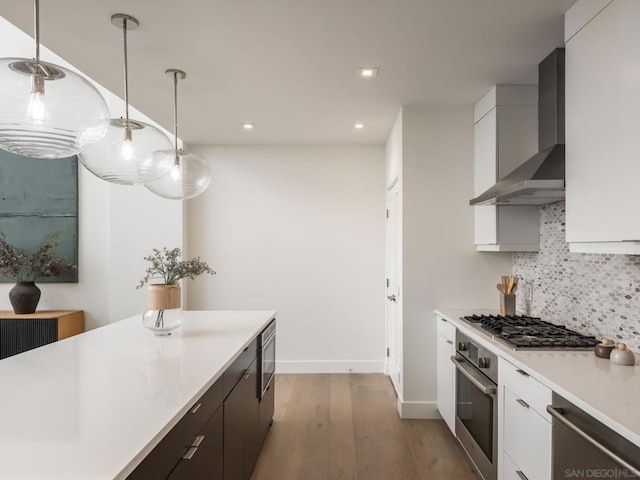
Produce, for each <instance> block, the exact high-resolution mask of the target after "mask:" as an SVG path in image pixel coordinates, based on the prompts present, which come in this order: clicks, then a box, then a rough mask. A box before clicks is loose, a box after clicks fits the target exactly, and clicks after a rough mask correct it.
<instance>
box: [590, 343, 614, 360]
mask: <svg viewBox="0 0 640 480" xmlns="http://www.w3.org/2000/svg"><path fill="white" fill-rule="evenodd" d="M614 348H615V345H614V344H613V342H612V341H611V340H609V339H608V338H603V339H602V343H599V344H598V345H596V346H595V348H594V352H595V354H596V357H599V358H606V359H609V357H611V351H612V350H613V349H614Z"/></svg>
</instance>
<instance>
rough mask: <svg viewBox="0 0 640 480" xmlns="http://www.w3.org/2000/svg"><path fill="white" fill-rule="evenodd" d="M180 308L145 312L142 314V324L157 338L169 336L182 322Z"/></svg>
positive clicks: (182, 313)
mask: <svg viewBox="0 0 640 480" xmlns="http://www.w3.org/2000/svg"><path fill="white" fill-rule="evenodd" d="M183 316H184V311H183V310H182V308H171V309H167V310H147V311H145V312H144V313H143V314H142V324H143V325H144V326H145V327H147V328H148V329H149V330H151V331H152V332H153V333H155V334H156V335H158V336H163V335H171V333H172V332H173V331H174V330H175V329H177V328H179V327H180V326H181V325H182V322H183Z"/></svg>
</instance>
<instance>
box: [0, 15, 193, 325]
mask: <svg viewBox="0 0 640 480" xmlns="http://www.w3.org/2000/svg"><path fill="white" fill-rule="evenodd" d="M41 54H42V59H43V60H45V61H50V62H53V63H57V64H59V65H62V66H65V67H67V68H71V69H73V70H75V71H77V69H75V68H74V67H73V66H72V65H69V64H68V63H67V62H65V61H64V60H63V59H62V58H60V57H59V56H58V55H56V54H54V53H52V52H51V51H50V50H48V49H46V48H42V51H41ZM2 57H26V58H31V57H33V40H32V39H31V37H29V36H28V35H26V34H25V33H24V32H22V31H21V30H19V29H18V28H17V27H15V26H14V25H12V24H11V23H9V22H8V21H6V20H5V19H4V18H2V17H0V58H2ZM114 68H120V64H119V63H118V62H114ZM93 83H94V85H96V87H97V88H98V89H99V90H100V92H101V93H102V95H103V96H104V97H105V100H106V101H107V104H108V105H109V109H110V110H111V113H112V115H113V116H119V115H120V114H121V112H122V109H123V105H124V102H123V101H122V100H121V99H120V98H119V97H117V96H116V95H114V94H113V93H111V92H109V91H108V90H106V89H105V88H103V87H102V86H100V85H99V84H97V83H96V82H93ZM169 108H170V107H169ZM131 117H132V118H135V119H138V120H142V121H145V122H147V123H151V124H154V125H155V126H157V127H159V125H157V124H156V123H155V122H153V121H152V120H151V119H149V118H148V117H146V116H145V115H143V114H141V113H140V112H139V111H137V110H135V109H133V108H132V109H131ZM48 161H55V160H48ZM78 183H79V194H78V197H79V198H78V207H79V212H78V216H79V239H78V243H79V245H78V277H79V283H77V284H41V285H40V289H41V290H42V297H41V300H40V303H39V305H38V310H45V309H57V310H69V309H74V310H75V309H79V310H84V311H85V327H86V328H87V329H91V328H95V327H98V326H101V325H105V324H107V323H109V322H113V321H116V320H121V319H123V318H125V317H128V316H131V315H135V314H137V313H142V312H143V311H144V309H145V307H144V306H145V292H144V290H136V289H135V287H136V284H137V283H138V281H139V280H140V279H141V278H142V277H143V275H144V269H145V268H146V263H145V262H144V261H143V260H142V257H144V256H146V255H148V254H150V253H151V249H152V248H153V247H158V248H160V247H163V246H167V247H173V246H182V202H171V201H169V200H164V199H162V198H160V197H157V196H155V195H153V194H152V193H150V192H148V191H147V190H146V189H145V188H143V187H123V186H119V185H112V184H109V183H107V182H104V181H102V180H100V179H98V178H97V177H95V176H94V175H92V174H91V173H90V172H88V171H87V170H86V169H84V167H82V166H81V165H80V166H79V173H78ZM12 287H13V285H12V284H0V310H10V309H11V304H10V303H9V298H8V292H9V290H10V289H11V288H12Z"/></svg>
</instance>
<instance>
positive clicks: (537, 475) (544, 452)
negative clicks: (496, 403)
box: [503, 387, 552, 480]
mask: <svg viewBox="0 0 640 480" xmlns="http://www.w3.org/2000/svg"><path fill="white" fill-rule="evenodd" d="M504 419H505V420H504V443H503V445H504V451H505V452H506V453H507V454H508V455H509V457H511V459H512V460H513V461H514V462H515V464H516V465H518V467H520V469H521V471H522V472H523V473H524V474H525V475H526V477H527V478H528V479H529V480H547V479H549V478H550V477H551V438H552V433H551V423H549V422H548V421H546V420H545V419H544V418H542V417H541V416H540V415H539V414H538V413H537V412H536V411H535V410H534V409H533V408H531V406H530V405H528V404H527V403H526V401H525V400H523V399H521V398H519V397H518V396H517V395H516V394H514V393H513V392H512V391H511V390H509V388H507V387H505V389H504Z"/></svg>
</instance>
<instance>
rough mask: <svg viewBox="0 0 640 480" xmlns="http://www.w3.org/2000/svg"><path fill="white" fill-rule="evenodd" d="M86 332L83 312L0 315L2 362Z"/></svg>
mask: <svg viewBox="0 0 640 480" xmlns="http://www.w3.org/2000/svg"><path fill="white" fill-rule="evenodd" d="M82 332H84V312H83V311H82V310H62V311H54V310H43V311H40V312H36V313H29V314H26V315H20V314H16V313H13V312H12V311H8V310H5V311H0V359H3V358H6V357H10V356H12V355H16V354H18V353H22V352H26V351H27V350H31V349H32V348H37V347H41V346H43V345H46V344H48V343H52V342H56V341H58V340H62V339H63V338H67V337H71V336H73V335H77V334H78V333H82Z"/></svg>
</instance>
